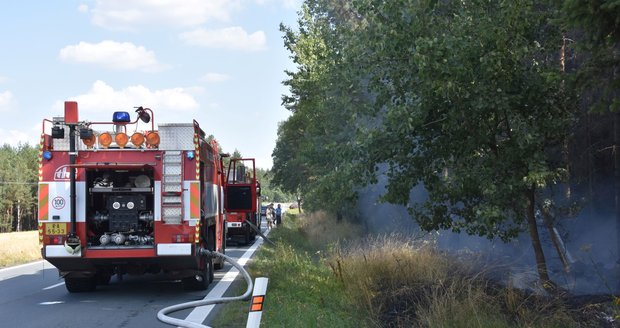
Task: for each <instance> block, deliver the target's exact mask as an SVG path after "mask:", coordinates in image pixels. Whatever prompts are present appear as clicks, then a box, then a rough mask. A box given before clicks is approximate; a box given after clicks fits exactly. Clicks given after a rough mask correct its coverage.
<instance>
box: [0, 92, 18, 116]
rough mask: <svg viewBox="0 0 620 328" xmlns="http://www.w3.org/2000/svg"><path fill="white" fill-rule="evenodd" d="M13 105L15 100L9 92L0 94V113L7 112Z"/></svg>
mask: <svg viewBox="0 0 620 328" xmlns="http://www.w3.org/2000/svg"><path fill="white" fill-rule="evenodd" d="M14 103H15V99H14V98H13V94H12V93H11V91H4V92H0V112H7V111H9V110H10V109H11V108H12V107H13V104H14Z"/></svg>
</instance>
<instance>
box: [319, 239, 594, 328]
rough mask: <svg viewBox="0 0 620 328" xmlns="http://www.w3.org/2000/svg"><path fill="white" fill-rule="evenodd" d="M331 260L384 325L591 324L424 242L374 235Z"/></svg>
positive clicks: (365, 308) (551, 301) (350, 292)
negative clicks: (511, 287)
mask: <svg viewBox="0 0 620 328" xmlns="http://www.w3.org/2000/svg"><path fill="white" fill-rule="evenodd" d="M327 264H328V265H329V266H330V268H331V270H332V271H333V273H334V274H335V276H336V277H337V278H338V279H339V280H340V281H341V283H342V284H343V285H344V286H345V289H346V290H347V293H346V294H347V295H349V297H351V298H352V299H354V300H357V304H358V305H359V307H360V310H361V311H368V312H370V313H371V317H372V318H373V321H374V324H373V325H374V326H377V327H442V328H443V327H582V326H584V325H582V324H580V323H578V322H576V321H575V320H573V318H572V317H571V315H570V313H569V311H568V310H567V309H566V308H565V307H564V306H563V305H562V304H561V302H559V301H558V300H554V299H549V298H542V297H539V296H533V295H531V294H527V293H524V292H521V291H518V290H515V289H510V288H503V287H500V286H498V285H497V284H494V283H492V282H491V281H489V280H487V279H485V278H484V277H483V276H482V274H480V273H478V271H476V270H474V268H473V266H468V265H465V264H463V263H459V261H457V260H456V259H454V258H451V257H449V256H447V255H446V254H443V253H440V252H437V251H436V250H435V249H433V247H432V243H425V242H424V240H421V239H417V240H415V239H411V237H402V236H398V235H390V236H383V237H373V238H368V239H365V240H363V241H358V242H356V243H354V244H349V245H346V246H340V247H337V248H335V249H334V251H333V254H332V255H331V256H330V257H329V258H328V259H327Z"/></svg>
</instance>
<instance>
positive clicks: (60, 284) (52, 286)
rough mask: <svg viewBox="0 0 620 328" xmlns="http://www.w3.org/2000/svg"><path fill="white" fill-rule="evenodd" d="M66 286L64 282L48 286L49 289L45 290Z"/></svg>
mask: <svg viewBox="0 0 620 328" xmlns="http://www.w3.org/2000/svg"><path fill="white" fill-rule="evenodd" d="M64 284H65V282H64V281H63V282H59V283H57V284H55V285H51V286H47V287H45V288H43V290H48V289H52V288H56V287H58V286H62V285H64Z"/></svg>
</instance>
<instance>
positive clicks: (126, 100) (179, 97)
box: [54, 81, 200, 121]
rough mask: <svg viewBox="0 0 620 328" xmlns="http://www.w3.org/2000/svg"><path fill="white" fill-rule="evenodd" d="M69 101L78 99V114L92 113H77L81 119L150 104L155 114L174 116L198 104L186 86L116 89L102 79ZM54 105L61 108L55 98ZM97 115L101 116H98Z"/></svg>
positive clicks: (195, 108) (104, 116)
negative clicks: (159, 88)
mask: <svg viewBox="0 0 620 328" xmlns="http://www.w3.org/2000/svg"><path fill="white" fill-rule="evenodd" d="M68 100H73V101H77V103H78V107H79V109H80V112H81V113H84V112H85V113H91V114H92V115H88V116H85V115H82V114H80V119H86V117H88V120H89V121H94V120H97V119H101V120H104V121H107V120H109V119H110V117H108V116H110V115H111V113H112V112H114V111H118V110H127V111H129V110H131V108H133V107H134V106H144V107H149V108H151V109H153V110H154V111H155V112H156V113H167V114H170V115H169V116H171V117H174V115H175V113H176V114H178V112H192V111H195V110H197V109H198V108H199V107H200V106H199V105H198V102H197V101H196V99H194V96H193V95H192V94H190V93H189V92H188V90H187V89H185V88H171V89H162V90H150V89H149V88H147V87H145V86H143V85H133V86H129V87H127V88H125V89H122V90H115V89H114V88H113V87H111V86H109V85H108V84H106V83H105V82H103V81H96V82H95V83H93V86H92V87H91V89H90V90H88V92H87V93H85V94H82V95H78V96H75V97H70V98H69V99H68ZM54 108H55V109H57V110H59V109H62V108H63V102H61V101H58V102H57V103H56V104H55V105H54ZM97 114H99V115H101V116H99V117H97V116H96V115H97ZM157 115H159V114H156V116H157ZM160 121H161V120H160Z"/></svg>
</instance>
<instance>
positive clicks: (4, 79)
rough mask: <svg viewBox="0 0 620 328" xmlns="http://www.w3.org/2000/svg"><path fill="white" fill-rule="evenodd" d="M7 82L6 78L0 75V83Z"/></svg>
mask: <svg viewBox="0 0 620 328" xmlns="http://www.w3.org/2000/svg"><path fill="white" fill-rule="evenodd" d="M7 80H8V79H7V78H6V77H4V76H1V75H0V83H4V82H6V81H7Z"/></svg>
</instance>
